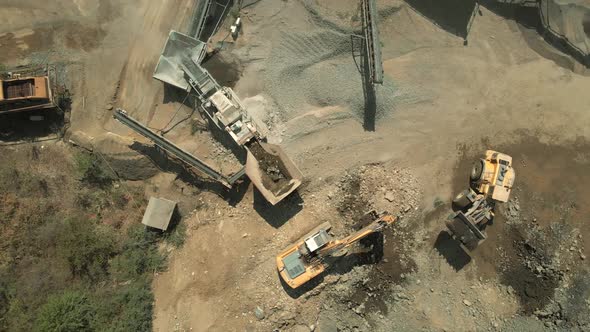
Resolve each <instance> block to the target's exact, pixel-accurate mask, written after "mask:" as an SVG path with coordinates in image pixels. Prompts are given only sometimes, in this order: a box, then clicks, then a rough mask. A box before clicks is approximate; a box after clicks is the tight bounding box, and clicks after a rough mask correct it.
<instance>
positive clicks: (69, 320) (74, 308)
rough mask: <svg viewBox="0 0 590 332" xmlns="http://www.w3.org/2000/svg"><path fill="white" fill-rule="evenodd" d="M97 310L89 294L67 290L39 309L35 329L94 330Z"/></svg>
mask: <svg viewBox="0 0 590 332" xmlns="http://www.w3.org/2000/svg"><path fill="white" fill-rule="evenodd" d="M94 315H95V310H94V308H93V306H92V304H91V303H90V301H89V300H88V298H87V296H86V295H85V294H83V293H81V292H78V291H65V292H64V293H62V294H59V295H54V296H52V297H50V298H49V299H48V301H47V303H46V304H45V305H43V306H42V307H41V309H40V310H39V315H38V316H37V320H36V322H35V330H36V331H40V332H45V331H48V332H49V331H51V332H77V331H92V329H91V328H90V324H91V322H92V321H93V319H94Z"/></svg>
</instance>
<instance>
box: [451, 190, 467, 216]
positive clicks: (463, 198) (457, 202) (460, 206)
mask: <svg viewBox="0 0 590 332" xmlns="http://www.w3.org/2000/svg"><path fill="white" fill-rule="evenodd" d="M468 194H469V189H465V190H463V191H462V192H460V193H459V194H458V195H457V196H455V198H454V199H453V210H455V211H459V210H461V211H464V210H466V209H468V208H469V206H470V205H471V201H470V200H469V198H467V195H468Z"/></svg>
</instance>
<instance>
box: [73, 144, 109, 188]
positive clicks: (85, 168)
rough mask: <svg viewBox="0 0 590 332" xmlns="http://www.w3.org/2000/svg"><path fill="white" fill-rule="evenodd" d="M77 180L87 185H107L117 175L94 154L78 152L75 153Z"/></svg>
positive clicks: (103, 186) (102, 186)
mask: <svg viewBox="0 0 590 332" xmlns="http://www.w3.org/2000/svg"><path fill="white" fill-rule="evenodd" d="M75 161H76V168H77V171H78V177H79V180H80V181H82V182H83V183H86V184H88V185H93V186H98V187H101V188H105V187H108V186H110V185H111V184H112V182H113V181H114V180H115V179H116V177H117V175H116V174H115V173H113V171H112V170H111V169H110V168H109V167H108V165H107V164H106V162H105V161H104V160H103V159H102V158H100V157H99V156H97V155H96V154H92V153H87V152H79V153H77V154H76V155H75Z"/></svg>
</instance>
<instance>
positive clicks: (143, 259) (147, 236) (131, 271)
mask: <svg viewBox="0 0 590 332" xmlns="http://www.w3.org/2000/svg"><path fill="white" fill-rule="evenodd" d="M157 240H158V234H157V233H156V232H153V231H149V230H147V229H145V227H143V225H136V226H133V227H131V228H130V229H129V231H128V233H127V239H126V240H125V243H124V244H123V252H122V253H121V254H120V255H118V256H117V257H115V258H114V259H113V262H112V264H111V267H112V270H113V272H114V274H115V275H116V276H117V277H118V278H120V279H124V280H129V279H136V278H138V277H140V276H141V275H142V274H144V273H152V272H154V271H160V270H162V268H163V267H164V263H165V258H164V257H163V256H162V254H160V253H159V252H158V247H157V242H156V241H157Z"/></svg>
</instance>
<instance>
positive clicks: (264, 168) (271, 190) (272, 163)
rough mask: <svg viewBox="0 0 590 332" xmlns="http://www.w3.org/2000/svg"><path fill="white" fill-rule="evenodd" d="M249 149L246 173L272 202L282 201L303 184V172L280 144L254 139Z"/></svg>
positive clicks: (273, 203)
mask: <svg viewBox="0 0 590 332" xmlns="http://www.w3.org/2000/svg"><path fill="white" fill-rule="evenodd" d="M247 150H248V156H247V159H246V175H247V176H248V177H249V178H250V180H251V181H252V183H253V184H254V186H255V187H256V188H257V189H258V190H259V191H260V193H261V194H262V196H264V198H265V199H266V200H267V201H268V202H270V204H272V205H275V204H277V203H278V202H280V201H282V200H283V199H284V198H285V197H287V196H288V195H289V194H290V193H292V192H293V191H295V189H297V188H298V187H299V186H300V185H301V180H302V179H303V174H302V173H301V171H299V169H298V168H297V166H295V164H294V163H293V161H291V159H289V157H288V156H287V155H286V154H285V152H284V151H283V149H281V147H280V146H278V145H274V144H269V143H264V142H259V141H254V142H253V143H252V144H250V145H248V147H247Z"/></svg>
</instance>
